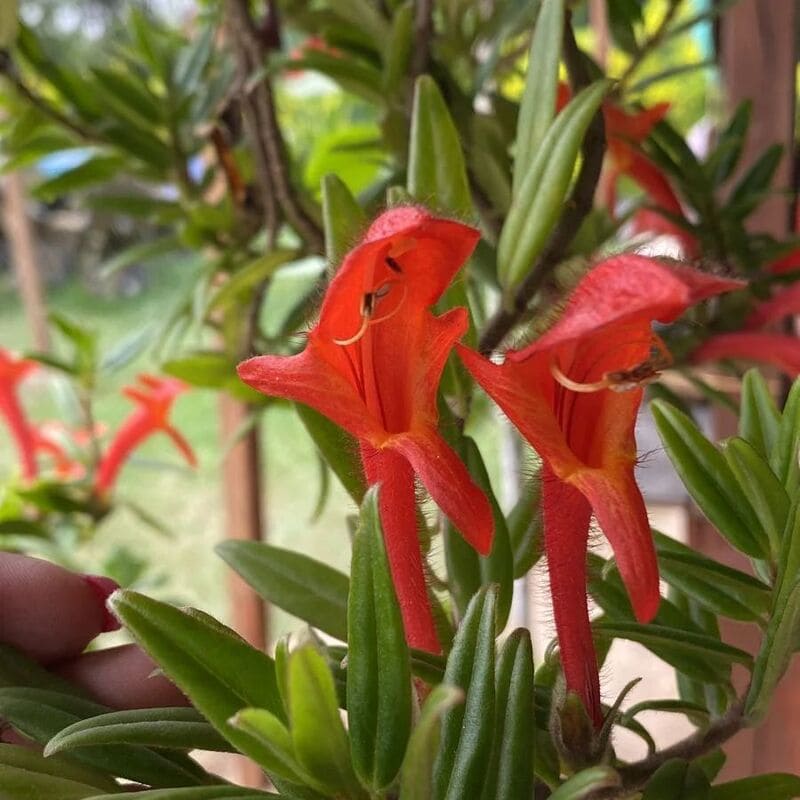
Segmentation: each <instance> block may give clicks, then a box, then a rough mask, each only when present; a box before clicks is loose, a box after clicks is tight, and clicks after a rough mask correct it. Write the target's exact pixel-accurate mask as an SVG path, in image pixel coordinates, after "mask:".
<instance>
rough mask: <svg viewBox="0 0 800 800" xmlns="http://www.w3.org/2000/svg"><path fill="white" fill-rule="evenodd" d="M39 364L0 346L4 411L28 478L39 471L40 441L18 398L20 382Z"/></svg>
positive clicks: (0, 396)
mask: <svg viewBox="0 0 800 800" xmlns="http://www.w3.org/2000/svg"><path fill="white" fill-rule="evenodd" d="M36 368H37V364H36V362H34V361H28V360H27V359H24V358H17V357H16V356H14V355H12V354H11V353H10V352H9V351H8V350H4V349H3V348H0V415H2V417H3V419H4V420H5V423H6V426H7V428H8V430H9V433H10V434H11V438H12V439H13V440H14V444H15V445H16V448H17V453H18V454H19V463H20V468H21V470H22V477H23V478H24V479H25V480H28V481H30V480H33V479H34V478H35V477H36V475H37V474H38V469H37V466H36V442H35V436H34V432H33V429H32V428H31V426H30V424H29V423H28V420H27V418H26V416H25V412H24V411H23V410H22V406H21V405H20V403H19V399H18V398H17V386H18V384H19V383H20V382H21V381H22V380H23V379H24V378H25V377H26V376H28V375H29V374H30V373H31V372H33V370H35V369H36Z"/></svg>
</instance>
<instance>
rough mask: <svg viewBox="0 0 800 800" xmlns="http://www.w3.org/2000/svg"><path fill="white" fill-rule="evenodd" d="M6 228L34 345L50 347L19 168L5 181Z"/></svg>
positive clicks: (4, 209) (4, 218) (34, 247)
mask: <svg viewBox="0 0 800 800" xmlns="http://www.w3.org/2000/svg"><path fill="white" fill-rule="evenodd" d="M3 229H4V230H5V233H6V238H7V239H8V247H9V254H10V256H11V265H12V267H13V269H14V276H15V277H16V281H17V287H18V289H19V293H20V297H21V298H22V307H23V309H24V310H25V316H26V317H27V320H28V325H29V326H30V329H31V337H32V339H33V344H34V347H36V349H37V350H41V351H43V352H44V351H47V350H48V349H49V347H50V332H49V331H48V328H47V311H46V310H45V304H44V292H43V291H42V282H41V279H40V277H39V269H38V263H37V258H36V245H35V243H34V239H33V234H32V232H31V224H30V220H29V219H28V215H27V212H26V210H25V184H24V182H23V180H22V176H21V175H20V174H19V173H18V172H12V173H10V174H9V175H7V176H6V178H5V180H4V181H3Z"/></svg>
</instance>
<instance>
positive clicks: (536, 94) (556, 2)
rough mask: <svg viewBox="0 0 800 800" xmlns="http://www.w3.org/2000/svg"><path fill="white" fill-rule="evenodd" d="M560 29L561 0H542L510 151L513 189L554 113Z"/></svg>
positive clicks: (518, 183)
mask: <svg viewBox="0 0 800 800" xmlns="http://www.w3.org/2000/svg"><path fill="white" fill-rule="evenodd" d="M563 33H564V2H563V0H542V3H541V4H540V6H539V17H538V19H537V20H536V27H535V28H534V31H533V37H532V38H531V48H530V52H529V54H528V71H527V74H526V76H525V89H524V90H523V93H522V100H521V101H520V106H519V118H518V121H517V144H516V152H515V154H514V181H513V188H514V192H515V193H516V192H517V190H518V189H519V185H520V183H521V182H522V178H523V176H524V175H525V173H526V171H527V169H528V167H529V166H530V165H531V164H532V163H533V161H534V159H535V157H536V154H537V151H538V149H539V146H540V145H541V143H542V140H543V139H544V137H545V134H546V133H547V129H548V128H549V127H550V124H551V122H552V121H553V117H554V116H555V113H556V97H557V94H558V65H559V61H560V60H561V41H562V38H563Z"/></svg>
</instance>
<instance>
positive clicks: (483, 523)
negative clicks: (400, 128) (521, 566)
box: [238, 206, 494, 651]
mask: <svg viewBox="0 0 800 800" xmlns="http://www.w3.org/2000/svg"><path fill="white" fill-rule="evenodd" d="M479 238H480V234H479V233H478V231H476V230H475V229H473V228H470V227H468V226H466V225H463V224H461V223H459V222H455V221H453V220H449V219H443V218H440V217H435V216H433V215H431V214H430V213H429V212H428V211H426V210H425V209H423V208H419V207H416V206H403V207H398V208H393V209H390V210H389V211H386V212H384V213H383V214H381V215H380V216H379V217H378V218H377V219H376V220H375V221H374V222H373V224H372V225H371V226H370V227H369V229H368V230H367V232H366V234H365V236H364V238H363V239H362V240H361V242H360V244H358V245H357V246H356V247H355V248H353V249H352V250H351V251H350V252H349V253H348V254H347V256H346V257H345V258H344V260H343V262H342V264H341V267H340V268H339V270H338V272H337V273H336V275H335V276H334V278H333V279H332V280H331V282H330V285H329V287H328V290H327V292H326V295H325V299H324V301H323V303H322V308H321V310H320V314H319V319H318V321H317V323H316V325H315V326H314V327H313V328H312V330H311V331H310V332H309V334H308V341H307V345H306V348H305V349H304V350H303V351H302V352H301V353H299V354H297V355H294V356H276V355H265V356H258V357H256V358H251V359H250V360H248V361H245V362H244V363H242V364H240V365H239V368H238V371H239V376H240V377H241V378H242V380H243V381H244V382H245V383H247V384H249V385H250V386H252V387H253V388H254V389H257V390H258V391H261V392H263V393H264V394H267V395H272V396H278V397H284V398H287V399H290V400H295V401H297V402H300V403H305V404H306V405H309V406H311V407H313V408H315V409H316V410H317V411H319V412H321V413H322V414H324V415H325V416H327V417H328V418H329V419H331V420H332V421H333V422H335V423H336V424H337V425H339V426H341V427H342V428H344V429H345V430H347V431H348V432H349V433H351V434H352V435H353V436H355V437H356V438H357V439H358V441H359V446H360V453H361V459H362V465H363V467H364V471H365V475H366V478H367V481H368V482H369V483H370V484H374V483H380V484H381V487H382V488H381V493H380V501H379V502H380V512H381V522H382V524H383V528H384V536H385V539H386V542H387V550H388V554H389V561H390V564H391V566H392V574H393V576H394V580H395V585H396V586H397V590H398V597H399V600H400V605H401V609H402V611H403V621H404V624H405V626H406V636H407V637H408V639H409V641H410V643H411V644H412V646H415V647H421V648H424V649H428V650H432V651H438V650H439V649H440V647H439V644H438V640H437V638H436V633H435V626H434V623H433V617H432V614H431V611H430V607H429V603H428V600H427V594H426V586H425V578H424V571H423V565H422V560H421V555H420V552H419V544H418V541H417V530H416V522H415V498H414V475H415V474H416V476H417V477H419V478H420V480H421V482H422V483H423V484H424V485H425V487H426V488H427V489H428V491H429V492H430V494H431V496H432V497H433V499H434V500H435V501H436V503H437V504H438V505H439V507H440V508H441V509H442V511H443V512H444V513H445V514H446V515H447V516H448V517H449V518H450V519H451V521H452V522H453V524H454V525H455V526H456V527H457V528H458V530H459V531H460V532H461V533H462V535H463V536H464V538H465V539H466V540H467V541H468V542H469V543H470V544H471V545H472V546H473V547H474V548H475V549H476V550H478V552H480V553H484V554H485V553H487V552H488V551H489V549H490V547H491V542H492V535H493V531H494V522H493V519H492V513H491V508H490V506H489V502H488V500H487V499H486V497H485V495H484V494H483V492H481V490H480V489H479V488H478V487H477V486H476V484H475V483H474V482H473V480H472V479H471V477H470V475H469V473H468V471H467V469H466V467H465V466H464V465H463V464H462V463H461V461H460V460H459V458H458V457H457V455H456V454H455V453H454V452H453V450H452V449H451V448H450V447H449V446H448V445H447V444H446V443H445V441H444V439H443V438H442V436H441V434H440V433H439V431H438V411H437V407H436V399H437V392H438V387H439V381H440V379H441V374H442V370H443V369H444V366H445V363H446V361H447V359H448V357H449V355H450V352H451V351H452V349H453V347H454V345H455V343H456V342H457V341H458V340H459V339H460V338H461V336H463V334H464V333H465V332H466V330H467V327H468V317H467V312H466V310H465V309H463V308H455V309H452V310H451V311H448V312H446V313H445V314H442V315H441V316H438V317H437V316H434V315H433V314H432V313H431V310H430V309H431V306H433V305H434V304H435V303H436V301H437V300H438V299H439V298H440V297H441V296H442V294H443V292H444V291H445V289H446V288H447V287H448V285H449V284H450V283H451V281H452V280H453V278H454V276H455V275H456V273H457V272H458V270H459V269H460V268H461V266H462V265H463V264H464V262H465V261H466V260H467V258H468V257H469V256H470V254H471V253H472V251H473V249H474V248H475V245H476V244H477V242H478V239H479Z"/></svg>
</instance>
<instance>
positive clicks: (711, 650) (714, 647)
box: [594, 622, 753, 682]
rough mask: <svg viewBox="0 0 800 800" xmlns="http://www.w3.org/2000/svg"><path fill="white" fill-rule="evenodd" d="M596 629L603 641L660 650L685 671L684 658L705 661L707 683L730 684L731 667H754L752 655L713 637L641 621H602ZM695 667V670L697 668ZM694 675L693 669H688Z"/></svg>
mask: <svg viewBox="0 0 800 800" xmlns="http://www.w3.org/2000/svg"><path fill="white" fill-rule="evenodd" d="M594 630H595V632H596V634H597V636H598V637H600V638H604V639H605V638H608V637H611V638H616V639H629V640H630V641H632V642H638V643H639V644H642V645H644V646H645V647H656V648H658V654H659V656H660V657H661V658H663V659H664V660H665V661H667V662H668V663H669V664H672V665H673V666H674V667H675V668H676V669H685V667H684V665H683V661H682V657H683V656H684V655H685V656H688V657H690V658H692V657H694V658H693V660H694V659H701V660H702V661H703V662H705V665H706V670H704V672H707V673H708V674H707V675H705V676H704V678H703V679H704V680H708V681H710V682H713V681H715V680H716V681H718V682H727V680H728V677H729V673H730V665H731V664H743V665H744V666H746V667H748V668H750V667H752V663H753V659H752V657H751V656H750V654H749V653H746V652H745V651H744V650H739V649H738V648H737V647H732V646H731V645H728V644H725V643H723V642H720V641H719V640H718V639H715V638H713V637H711V636H707V635H705V634H700V633H695V632H693V631H686V630H677V629H674V628H667V627H665V626H663V625H641V624H639V623H638V622H599V623H597V624H596V625H595V626H594ZM694 668H695V667H694V666H693V667H692V668H691V669H694ZM687 672H689V674H691V672H690V670H687Z"/></svg>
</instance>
